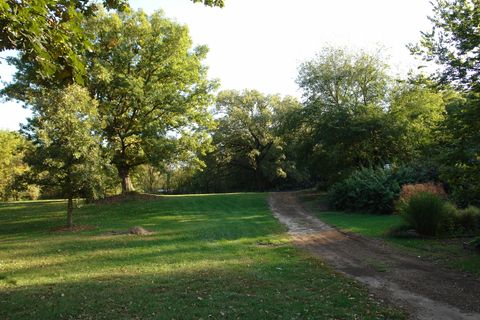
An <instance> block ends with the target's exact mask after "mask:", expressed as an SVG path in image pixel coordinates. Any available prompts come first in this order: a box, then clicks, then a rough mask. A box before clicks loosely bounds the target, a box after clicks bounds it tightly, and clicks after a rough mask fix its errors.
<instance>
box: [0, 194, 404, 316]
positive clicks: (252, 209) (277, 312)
mask: <svg viewBox="0 0 480 320" xmlns="http://www.w3.org/2000/svg"><path fill="white" fill-rule="evenodd" d="M63 209H64V204H63V203H61V202H31V203H13V204H6V205H0V318H1V319H31V318H37V319H58V318H64V319H136V318H138V319H193V318H197V319H198V318H203V319H207V318H213V319H216V318H227V319H233V318H242V319H267V318H271V319H279V318H285V319H295V318H297V319H330V318H335V319H354V318H355V319H379V318H382V319H383V318H388V319H397V318H402V316H401V315H400V314H399V313H397V312H395V311H392V310H389V309H386V308H385V307H382V306H379V305H378V304H377V303H375V302H374V301H372V300H371V299H370V298H368V294H366V292H365V290H364V289H363V288H361V287H359V286H358V285H357V284H355V283H353V282H352V281H349V280H346V279H345V278H344V277H342V276H339V275H338V274H336V273H334V272H333V271H332V270H331V269H329V268H328V267H326V266H324V265H323V264H322V263H321V262H320V261H319V260H317V259H314V258H311V257H308V256H307V255H306V254H305V253H301V252H299V251H298V250H297V249H294V248H292V247H291V245H290V244H289V243H288V237H287V236H286V234H285V232H284V229H283V228H282V227H281V226H280V225H279V224H278V222H276V221H275V220H274V219H273V217H272V215H271V214H270V212H269V209H268V206H267V203H266V194H231V195H205V196H171V197H163V198H162V200H161V201H154V202H128V203H123V204H114V205H110V206H106V205H103V206H85V207H83V208H81V209H78V210H77V211H76V212H75V215H76V217H75V218H76V223H77V224H89V225H95V226H96V227H97V229H95V230H93V231H83V232H80V233H74V234H72V233H50V232H48V231H47V230H48V229H49V228H51V227H54V226H59V225H62V224H63V222H64V213H63ZM135 225H140V226H143V227H145V228H147V229H150V230H153V231H156V234H154V235H149V236H143V237H141V236H129V235H122V236H102V235H101V234H102V233H105V232H106V231H108V230H113V229H126V228H129V227H131V226H135Z"/></svg>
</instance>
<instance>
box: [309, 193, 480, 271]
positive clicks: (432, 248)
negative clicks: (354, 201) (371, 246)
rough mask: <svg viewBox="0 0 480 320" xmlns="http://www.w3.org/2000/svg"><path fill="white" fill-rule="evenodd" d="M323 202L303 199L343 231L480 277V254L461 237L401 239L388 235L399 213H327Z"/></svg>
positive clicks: (315, 196) (399, 219)
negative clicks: (468, 248) (469, 248)
mask: <svg viewBox="0 0 480 320" xmlns="http://www.w3.org/2000/svg"><path fill="white" fill-rule="evenodd" d="M319 199H320V201H324V200H323V199H321V197H320V198H319V196H318V195H314V196H311V195H305V196H304V197H303V200H304V201H305V204H306V205H307V207H309V208H310V209H312V211H313V212H315V213H316V215H317V216H318V217H319V218H320V219H322V220H323V221H325V222H326V223H328V224H331V225H333V226H336V227H338V228H340V229H342V230H344V231H348V232H354V233H359V234H362V235H364V236H367V237H376V238H384V239H385V240H387V241H389V242H390V243H393V244H395V245H397V246H400V247H402V248H406V249H408V250H411V251H412V252H413V253H415V254H418V255H421V256H427V257H429V258H431V259H434V260H437V261H439V262H441V263H443V264H445V265H447V266H449V267H452V268H454V269H458V270H463V271H468V272H471V273H473V274H476V275H477V276H480V255H478V254H475V253H470V252H467V251H465V250H463V248H462V247H461V245H460V241H459V240H448V239H445V240H435V239H399V238H392V237H387V236H386V233H387V232H388V230H389V229H390V228H392V227H395V226H398V225H401V224H402V222H403V221H402V218H401V217H400V216H398V215H373V214H366V213H362V214H359V213H349V212H324V211H320V210H318V207H319V206H318V201H319Z"/></svg>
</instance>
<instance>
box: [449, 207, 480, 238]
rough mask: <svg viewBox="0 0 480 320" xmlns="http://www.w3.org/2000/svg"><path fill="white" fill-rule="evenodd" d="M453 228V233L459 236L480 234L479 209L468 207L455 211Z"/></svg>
mask: <svg viewBox="0 0 480 320" xmlns="http://www.w3.org/2000/svg"><path fill="white" fill-rule="evenodd" d="M455 228H456V230H455V231H456V232H457V233H460V234H462V233H475V232H477V233H478V232H480V209H479V208H477V207H473V206H470V207H468V208H465V209H459V210H457V212H456V215H455Z"/></svg>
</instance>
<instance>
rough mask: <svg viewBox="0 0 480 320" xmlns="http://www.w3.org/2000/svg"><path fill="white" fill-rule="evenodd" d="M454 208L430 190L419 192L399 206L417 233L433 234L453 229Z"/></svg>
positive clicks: (407, 221)
mask: <svg viewBox="0 0 480 320" xmlns="http://www.w3.org/2000/svg"><path fill="white" fill-rule="evenodd" d="M455 214H456V209H455V207H454V206H453V205H451V204H450V203H448V202H447V201H446V200H445V199H444V198H442V197H441V196H439V195H436V194H433V193H430V192H419V193H416V194H414V195H412V197H411V198H410V199H409V200H408V202H407V203H406V204H405V206H404V207H402V208H401V215H402V217H403V218H404V219H405V221H406V223H407V224H408V225H410V226H411V227H412V228H414V229H415V230H416V231H417V232H418V233H419V234H421V235H425V236H435V235H439V234H444V233H449V232H451V231H452V230H453V228H454V226H453V224H454V216H455Z"/></svg>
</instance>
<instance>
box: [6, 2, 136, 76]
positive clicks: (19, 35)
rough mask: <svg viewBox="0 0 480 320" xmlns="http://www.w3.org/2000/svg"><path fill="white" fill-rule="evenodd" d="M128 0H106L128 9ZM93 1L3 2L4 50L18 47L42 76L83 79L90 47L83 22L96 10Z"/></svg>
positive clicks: (106, 4)
mask: <svg viewBox="0 0 480 320" xmlns="http://www.w3.org/2000/svg"><path fill="white" fill-rule="evenodd" d="M126 2H127V1H126V0H105V1H103V4H104V5H105V6H106V7H107V8H111V9H124V8H125V7H126ZM97 8H98V4H96V3H92V2H91V1H80V0H67V1H54V0H33V1H27V2H25V1H14V0H2V1H1V2H0V29H1V30H2V33H1V36H0V51H4V50H9V49H15V50H19V51H21V52H22V54H23V55H24V57H25V58H28V59H29V60H30V61H31V62H32V63H33V64H35V65H36V72H37V73H38V74H39V76H40V77H42V78H48V77H54V78H56V79H57V80H60V81H65V80H66V81H67V82H70V81H72V80H75V81H77V82H79V83H83V80H82V76H84V75H85V67H84V61H83V57H82V54H83V53H85V51H86V50H88V49H89V48H90V42H89V39H88V38H87V37H86V35H85V32H84V30H82V27H81V24H82V22H83V18H84V17H85V16H90V15H93V14H95V13H96V11H97Z"/></svg>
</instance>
